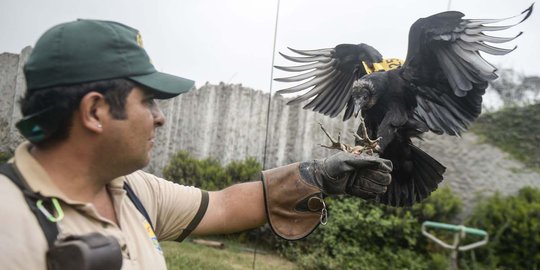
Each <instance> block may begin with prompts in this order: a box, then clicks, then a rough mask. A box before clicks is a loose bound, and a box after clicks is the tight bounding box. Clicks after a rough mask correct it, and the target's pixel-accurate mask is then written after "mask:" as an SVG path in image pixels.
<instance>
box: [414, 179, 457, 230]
mask: <svg viewBox="0 0 540 270" xmlns="http://www.w3.org/2000/svg"><path fill="white" fill-rule="evenodd" d="M462 208H463V203H462V201H461V199H460V198H459V197H458V196H456V195H455V194H454V193H452V190H451V189H450V188H449V187H441V188H439V189H438V190H437V191H435V192H434V193H433V194H432V195H431V196H430V197H428V198H427V199H425V200H424V201H423V202H422V203H419V204H415V205H414V206H413V208H412V211H413V215H414V216H415V217H416V218H417V219H418V220H420V221H422V222H423V221H426V220H432V221H433V220H436V221H438V222H444V223H450V222H452V221H453V220H454V219H455V217H456V216H457V215H458V214H459V213H461V210H462Z"/></svg>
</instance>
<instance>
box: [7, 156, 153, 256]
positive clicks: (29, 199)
mask: <svg viewBox="0 0 540 270" xmlns="http://www.w3.org/2000/svg"><path fill="white" fill-rule="evenodd" d="M0 174H3V175H5V176H7V178H9V179H10V180H11V181H12V182H13V183H14V184H15V185H16V186H17V187H18V188H19V189H20V190H21V192H22V193H23V195H24V199H25V200H26V203H27V204H28V207H29V208H30V210H31V211H32V213H33V214H34V215H35V216H36V218H37V220H38V222H39V226H41V229H42V230H43V233H44V234H45V238H46V239H47V244H48V245H49V248H51V247H52V246H53V245H54V241H55V240H56V238H57V237H58V234H59V231H58V227H57V226H56V223H54V222H51V221H49V220H48V219H47V217H45V215H43V214H42V213H41V211H40V210H39V209H38V208H37V205H36V203H37V201H38V200H43V201H44V202H50V198H47V197H44V196H42V195H40V194H39V193H35V192H32V191H31V190H30V187H29V186H28V184H26V182H25V181H24V178H23V177H22V175H21V174H20V173H19V172H18V170H17V168H16V167H15V166H13V165H12V164H10V163H4V164H1V165H0ZM124 189H125V190H126V192H127V195H128V197H129V199H130V200H131V201H132V202H133V204H134V205H135V207H136V208H137V210H139V212H141V214H142V215H143V216H144V217H145V218H146V220H147V221H148V223H150V226H151V227H152V230H154V225H152V220H151V219H150V216H149V215H148V212H146V209H145V208H144V206H143V204H142V203H141V201H140V200H139V198H138V197H137V195H135V192H133V189H132V188H131V187H130V186H129V185H128V184H127V183H125V182H124ZM154 231H155V230H154Z"/></svg>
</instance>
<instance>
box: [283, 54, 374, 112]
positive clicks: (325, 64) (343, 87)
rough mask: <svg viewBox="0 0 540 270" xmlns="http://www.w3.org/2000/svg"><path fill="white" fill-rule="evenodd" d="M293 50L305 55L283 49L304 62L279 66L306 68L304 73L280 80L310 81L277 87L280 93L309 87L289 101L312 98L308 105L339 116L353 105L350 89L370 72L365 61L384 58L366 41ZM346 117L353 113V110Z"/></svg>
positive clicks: (293, 58)
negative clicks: (314, 48)
mask: <svg viewBox="0 0 540 270" xmlns="http://www.w3.org/2000/svg"><path fill="white" fill-rule="evenodd" d="M289 49H290V50H291V51H293V52H295V53H297V54H299V55H302V56H299V57H297V56H288V55H285V54H282V53H280V54H281V55H282V56H283V57H284V58H286V59H288V60H290V61H293V62H297V63H303V64H302V65H299V66H292V67H283V66H276V68H277V69H281V70H284V71H289V72H304V73H301V74H300V75H296V76H292V77H286V78H277V79H275V80H276V81H280V82H301V81H304V80H307V79H310V80H307V81H306V82H303V83H300V84H298V85H296V86H293V87H290V88H286V89H283V90H279V91H277V93H279V94H287V93H298V92H301V91H304V90H307V89H309V91H307V92H306V93H303V94H302V95H299V96H298V97H296V98H294V99H292V100H291V101H289V102H288V103H287V104H289V105H290V104H297V103H300V102H303V101H306V100H310V99H311V101H310V102H309V103H308V104H306V105H305V106H304V109H312V110H313V111H316V112H319V113H322V114H324V115H328V116H330V117H336V116H337V115H338V114H339V113H340V112H341V111H342V110H343V108H344V107H345V105H348V106H352V105H353V104H352V100H351V98H350V91H351V86H352V84H353V82H354V81H355V80H356V79H357V78H359V77H362V76H364V75H365V74H366V70H365V69H364V67H363V65H362V62H366V63H367V64H368V65H371V64H372V63H377V62H380V61H381V60H382V56H381V54H380V53H379V52H378V51H377V50H376V49H374V48H373V47H371V46H369V45H366V44H359V45H354V44H340V45H338V46H336V47H335V48H332V49H321V50H294V49H291V48H289ZM347 111H351V112H350V113H349V114H348V116H347V117H345V116H344V120H345V119H348V118H349V117H350V116H351V115H352V110H347Z"/></svg>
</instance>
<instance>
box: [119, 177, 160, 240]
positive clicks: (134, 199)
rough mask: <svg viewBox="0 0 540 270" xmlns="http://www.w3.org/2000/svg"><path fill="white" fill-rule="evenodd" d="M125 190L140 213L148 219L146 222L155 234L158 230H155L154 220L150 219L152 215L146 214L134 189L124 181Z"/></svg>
mask: <svg viewBox="0 0 540 270" xmlns="http://www.w3.org/2000/svg"><path fill="white" fill-rule="evenodd" d="M124 190H125V191H126V193H127V196H128V197H129V199H130V200H131V201H132V202H133V204H134V205H135V207H136V208H137V210H139V212H141V214H142V215H143V216H144V218H146V221H148V223H150V226H151V227H152V230H153V231H154V232H155V231H156V230H155V229H154V225H152V220H151V219H150V215H148V212H146V208H144V205H143V204H142V202H141V200H139V197H137V195H136V194H135V192H134V191H133V189H132V188H131V187H130V186H129V185H128V183H127V182H126V181H124Z"/></svg>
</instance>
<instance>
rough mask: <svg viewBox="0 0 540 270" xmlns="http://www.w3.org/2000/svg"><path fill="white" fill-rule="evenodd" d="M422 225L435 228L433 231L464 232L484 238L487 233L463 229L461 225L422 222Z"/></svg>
mask: <svg viewBox="0 0 540 270" xmlns="http://www.w3.org/2000/svg"><path fill="white" fill-rule="evenodd" d="M423 225H424V226H425V227H426V228H428V227H429V228H435V229H443V230H448V231H453V232H461V231H463V232H465V233H467V234H472V235H476V236H486V235H487V234H488V233H487V232H486V231H484V230H480V229H476V228H469V227H465V226H463V225H452V224H446V223H440V222H434V221H424V223H423Z"/></svg>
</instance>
